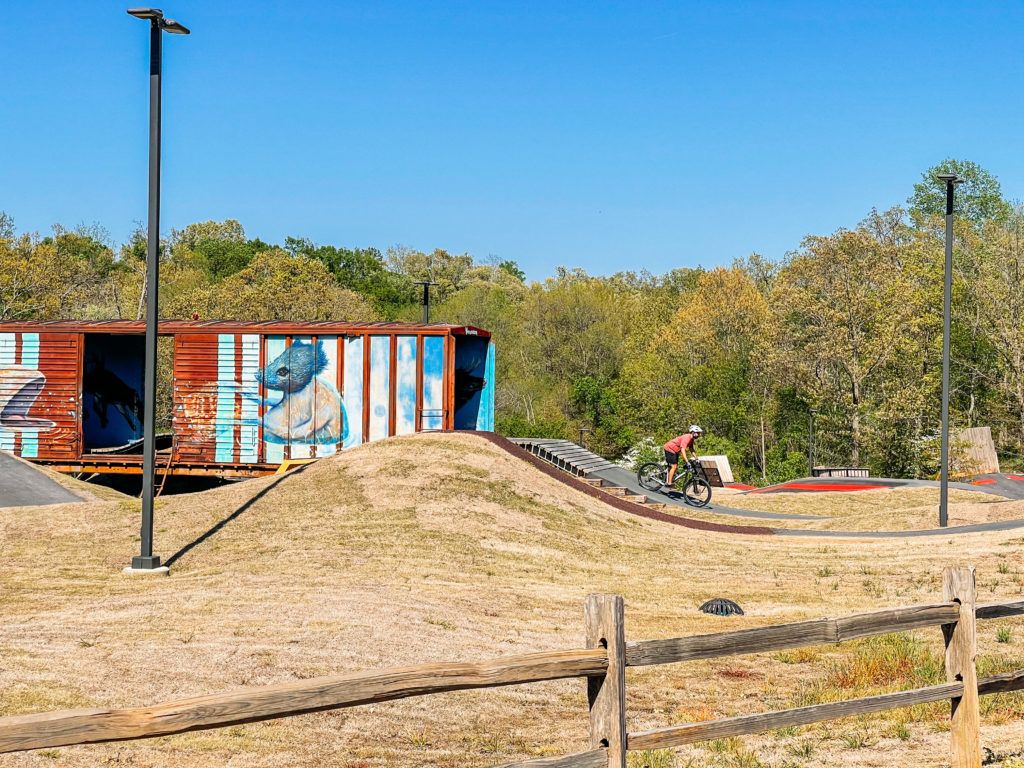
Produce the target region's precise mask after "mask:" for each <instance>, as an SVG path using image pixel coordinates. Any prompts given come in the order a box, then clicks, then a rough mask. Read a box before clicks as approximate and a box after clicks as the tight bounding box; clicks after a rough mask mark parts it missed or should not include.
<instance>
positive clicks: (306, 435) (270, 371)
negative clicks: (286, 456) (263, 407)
mask: <svg viewBox="0 0 1024 768" xmlns="http://www.w3.org/2000/svg"><path fill="white" fill-rule="evenodd" d="M327 364H328V361H327V354H326V352H324V348H323V346H322V344H321V342H320V341H319V340H318V341H316V342H314V343H306V342H303V341H296V342H294V343H293V344H292V345H291V346H290V347H288V348H287V349H285V350H284V352H282V353H281V354H280V355H278V356H277V357H276V358H275V359H274V360H273V361H271V362H270V363H269V364H267V366H266V367H264V368H263V370H262V371H259V372H258V373H257V374H256V380H257V381H259V382H260V383H261V384H262V385H263V386H264V387H265V388H266V389H267V390H273V391H276V392H280V393H281V400H280V401H278V402H273V403H269V405H270V409H269V410H268V411H267V412H266V413H265V414H264V416H263V437H264V440H266V441H267V442H268V443H284V444H295V443H299V444H321V445H323V444H335V443H341V442H343V441H344V440H345V438H346V437H347V436H348V419H347V417H346V414H345V405H344V403H343V402H342V400H341V395H340V394H339V393H338V390H337V389H336V388H335V387H334V384H333V383H331V382H330V381H329V380H328V379H327V378H325V377H323V376H320V375H319V374H320V373H321V372H322V371H323V370H324V369H325V368H326V367H327ZM268 394H269V393H268Z"/></svg>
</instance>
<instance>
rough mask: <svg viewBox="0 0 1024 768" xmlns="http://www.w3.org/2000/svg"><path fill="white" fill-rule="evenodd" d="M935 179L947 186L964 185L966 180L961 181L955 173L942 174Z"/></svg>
mask: <svg viewBox="0 0 1024 768" xmlns="http://www.w3.org/2000/svg"><path fill="white" fill-rule="evenodd" d="M935 178H937V179H938V180H939V181H944V182H945V183H946V184H963V183H964V179H961V178H960V177H959V176H957V175H956V174H955V173H940V174H938V175H937V176H936V177H935Z"/></svg>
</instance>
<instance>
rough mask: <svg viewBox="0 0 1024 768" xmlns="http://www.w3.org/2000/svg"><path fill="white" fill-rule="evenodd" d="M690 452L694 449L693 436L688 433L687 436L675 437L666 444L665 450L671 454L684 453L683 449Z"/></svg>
mask: <svg viewBox="0 0 1024 768" xmlns="http://www.w3.org/2000/svg"><path fill="white" fill-rule="evenodd" d="M684 448H686V449H687V450H690V449H691V448H693V435H691V434H690V433H689V432H687V433H686V434H685V435H680V436H679V437H673V438H672V439H671V440H669V441H668V442H667V443H665V450H666V451H670V452H671V453H682V452H683V449H684Z"/></svg>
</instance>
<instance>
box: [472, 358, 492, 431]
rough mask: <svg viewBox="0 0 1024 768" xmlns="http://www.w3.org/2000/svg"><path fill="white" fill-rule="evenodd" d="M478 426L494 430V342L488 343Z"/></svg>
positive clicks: (477, 417) (477, 420)
mask: <svg viewBox="0 0 1024 768" xmlns="http://www.w3.org/2000/svg"><path fill="white" fill-rule="evenodd" d="M476 428H477V429H478V430H480V431H483V432H493V431H494V342H493V341H492V342H490V343H489V344H488V345H487V360H486V362H485V363H484V386H483V389H481V390H480V410H479V411H477V414H476Z"/></svg>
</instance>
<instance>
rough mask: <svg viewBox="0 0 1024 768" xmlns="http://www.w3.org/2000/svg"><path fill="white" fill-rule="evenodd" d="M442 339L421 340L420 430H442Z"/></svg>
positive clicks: (436, 337)
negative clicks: (421, 398)
mask: <svg viewBox="0 0 1024 768" xmlns="http://www.w3.org/2000/svg"><path fill="white" fill-rule="evenodd" d="M444 390H445V387H444V337H443V336H425V337H424V338H423V400H422V402H421V403H420V408H421V411H420V412H421V418H420V428H421V429H424V430H436V429H444V400H445V396H444Z"/></svg>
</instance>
